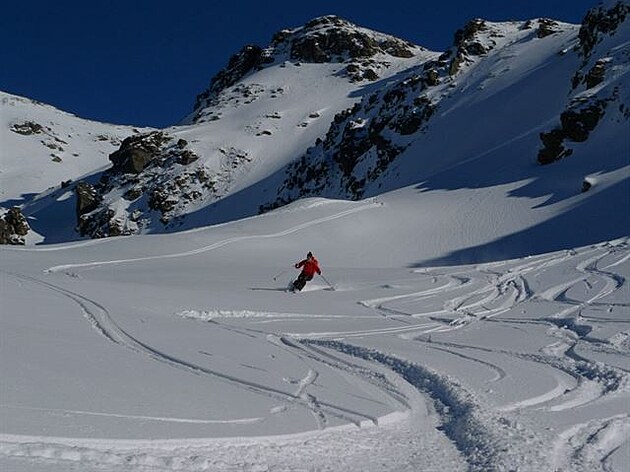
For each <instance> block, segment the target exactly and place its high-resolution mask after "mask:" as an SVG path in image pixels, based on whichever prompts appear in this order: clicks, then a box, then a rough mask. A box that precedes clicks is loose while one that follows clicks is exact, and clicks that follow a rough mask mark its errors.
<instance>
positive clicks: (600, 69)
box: [584, 59, 607, 89]
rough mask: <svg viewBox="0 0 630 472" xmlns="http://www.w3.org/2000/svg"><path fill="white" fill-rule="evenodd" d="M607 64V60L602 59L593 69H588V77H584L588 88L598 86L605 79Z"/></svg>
mask: <svg viewBox="0 0 630 472" xmlns="http://www.w3.org/2000/svg"><path fill="white" fill-rule="evenodd" d="M606 64H607V61H606V60H604V59H600V60H598V61H597V62H596V63H595V65H594V66H593V67H592V68H591V70H589V71H588V73H587V74H586V77H585V78H584V81H585V82H586V88H587V89H590V88H593V87H596V86H598V85H599V84H601V83H602V82H603V81H604V78H605V76H606Z"/></svg>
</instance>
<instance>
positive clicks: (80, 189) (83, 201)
mask: <svg viewBox="0 0 630 472" xmlns="http://www.w3.org/2000/svg"><path fill="white" fill-rule="evenodd" d="M74 191H75V193H76V195H77V205H76V213H77V217H80V216H81V215H84V214H85V213H89V212H91V211H94V210H96V207H97V206H98V204H99V203H100V201H101V199H100V197H99V195H98V192H97V191H96V189H95V188H94V187H93V186H92V185H90V184H88V183H86V182H79V183H78V184H77V186H76V187H75V188H74Z"/></svg>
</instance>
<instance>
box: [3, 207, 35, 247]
mask: <svg viewBox="0 0 630 472" xmlns="http://www.w3.org/2000/svg"><path fill="white" fill-rule="evenodd" d="M30 229H31V227H30V226H29V224H28V221H26V218H25V217H24V215H23V214H22V211H21V210H20V209H19V208H18V207H13V208H11V209H10V210H9V211H8V212H7V213H5V214H4V216H2V217H0V244H11V245H24V244H25V240H24V236H26V235H27V234H28V232H29V231H30Z"/></svg>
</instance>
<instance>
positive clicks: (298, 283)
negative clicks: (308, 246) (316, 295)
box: [293, 272, 313, 290]
mask: <svg viewBox="0 0 630 472" xmlns="http://www.w3.org/2000/svg"><path fill="white" fill-rule="evenodd" d="M309 280H313V276H312V275H307V274H305V273H304V272H301V273H300V275H298V278H297V279H296V280H295V282H293V288H294V289H295V290H302V289H303V288H304V286H305V285H306V282H308V281H309Z"/></svg>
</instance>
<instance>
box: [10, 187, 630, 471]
mask: <svg viewBox="0 0 630 472" xmlns="http://www.w3.org/2000/svg"><path fill="white" fill-rule="evenodd" d="M397 195H398V198H401V197H400V195H402V194H397ZM388 205H389V206H388ZM395 206H396V203H395V201H394V197H391V199H390V200H386V201H385V203H383V202H379V201H376V200H366V201H363V202H340V201H331V200H323V199H313V200H304V201H301V202H296V203H295V204H293V205H290V206H288V207H285V208H283V209H279V210H276V211H273V212H270V213H268V214H266V215H263V216H258V217H254V218H250V219H247V220H242V221H238V222H234V223H228V224H224V225H219V226H214V227H209V228H203V229H197V230H193V231H189V232H185V233H179V234H171V235H148V236H136V237H129V238H116V239H107V240H94V241H83V242H75V243H67V244H61V245H50V246H45V247H27V248H2V249H0V258H1V260H2V268H1V272H0V277H1V279H0V280H1V283H0V290H1V293H0V297H1V299H2V308H1V317H0V333H1V334H0V378H1V379H2V382H1V383H0V388H1V390H0V469H2V470H3V471H11V472H26V471H29V472H30V471H44V470H45V471H69V470H77V471H165V470H169V471H175V470H181V471H213V470H235V471H236V470H251V471H261V470H272V471H289V470H290V471H296V470H313V471H315V470H350V471H384V470H385V471H387V470H389V471H418V470H426V471H437V470H440V471H441V470H448V471H466V470H468V471H503V470H504V471H509V470H514V471H516V470H518V471H520V472H523V471H536V472H540V471H550V472H551V471H565V472H569V471H619V472H620V471H623V470H626V469H625V468H626V467H627V464H628V459H629V457H630V453H629V452H630V449H629V448H630V437H629V432H630V413H629V410H628V405H629V404H630V403H629V402H630V383H629V381H628V380H629V379H628V377H629V375H630V325H629V324H628V320H630V316H629V315H630V308H629V306H630V296H629V291H628V281H627V280H628V277H630V263H629V261H630V247H629V245H628V243H629V241H628V240H627V238H621V239H618V240H614V241H609V242H602V243H600V244H596V245H589V246H584V247H576V248H574V249H566V250H561V251H555V252H546V253H540V254H536V255H531V256H528V257H523V258H516V259H507V260H501V259H499V260H496V259H495V260H494V261H488V262H478V263H474V264H469V265H444V266H425V264H420V263H419V262H421V261H422V260H423V257H424V258H425V259H426V257H425V256H426V255H427V253H423V252H421V251H419V250H418V248H417V246H418V245H419V244H418V243H417V242H416V243H415V244H412V243H411V241H412V236H411V232H409V233H404V231H403V234H406V236H404V237H403V236H400V238H401V239H400V240H396V239H395V238H394V241H395V243H393V244H388V243H387V241H388V239H387V238H386V237H385V236H384V235H382V234H379V233H377V234H376V235H375V238H377V239H376V240H375V241H369V239H370V238H368V237H367V236H365V234H366V233H365V232H363V229H365V228H366V227H370V225H372V226H374V225H375V222H376V221H378V220H380V218H381V217H382V216H383V215H384V214H386V210H387V209H388V208H389V209H391V208H395ZM392 211H393V210H392ZM405 238H406V239H405ZM353 240H354V244H353V243H352V241H353ZM363 241H365V244H366V245H367V247H368V248H369V251H370V254H366V251H365V248H364V247H363ZM307 250H312V251H313V252H314V253H315V255H316V256H317V257H318V258H319V260H320V263H321V266H322V269H323V274H324V276H325V277H326V279H323V278H321V277H316V278H315V279H314V280H313V281H311V282H310V283H309V284H308V285H307V287H306V289H305V290H304V291H303V292H301V293H296V294H294V293H289V292H287V291H286V287H287V285H288V283H289V281H290V280H291V279H292V278H293V277H295V276H296V275H297V271H296V270H294V269H293V268H292V266H293V264H294V263H295V262H297V261H298V260H300V259H301V258H303V257H304V253H305V252H306V251H307ZM431 250H435V251H436V252H435V253H436V254H441V253H440V252H439V251H438V250H437V249H436V246H431ZM328 282H330V285H329V284H328Z"/></svg>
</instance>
